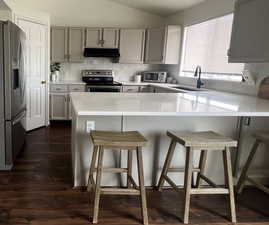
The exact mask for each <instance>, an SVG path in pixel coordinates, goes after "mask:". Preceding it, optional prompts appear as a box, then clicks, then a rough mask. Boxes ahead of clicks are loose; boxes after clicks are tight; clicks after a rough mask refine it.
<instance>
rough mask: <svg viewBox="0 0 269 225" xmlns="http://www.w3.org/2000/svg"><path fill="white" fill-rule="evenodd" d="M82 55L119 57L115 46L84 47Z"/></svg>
mask: <svg viewBox="0 0 269 225" xmlns="http://www.w3.org/2000/svg"><path fill="white" fill-rule="evenodd" d="M84 57H106V58H119V57H120V51H119V49H116V48H85V50H84Z"/></svg>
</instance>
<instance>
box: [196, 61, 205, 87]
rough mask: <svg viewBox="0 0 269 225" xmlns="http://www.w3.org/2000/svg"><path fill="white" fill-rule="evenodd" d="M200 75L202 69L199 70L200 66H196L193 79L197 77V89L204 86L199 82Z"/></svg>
mask: <svg viewBox="0 0 269 225" xmlns="http://www.w3.org/2000/svg"><path fill="white" fill-rule="evenodd" d="M201 75H202V68H201V66H197V67H196V70H195V73H194V77H198V80H197V88H199V89H200V88H201V87H202V86H203V85H204V83H203V82H202V80H201Z"/></svg>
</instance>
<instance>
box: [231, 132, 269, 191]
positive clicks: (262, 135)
mask: <svg viewBox="0 0 269 225" xmlns="http://www.w3.org/2000/svg"><path fill="white" fill-rule="evenodd" d="M253 136H254V137H255V139H256V140H255V142H254V145H253V147H252V149H251V151H250V154H249V156H248V159H247V162H246V164H245V166H244V168H243V170H242V174H241V176H240V178H239V181H238V184H237V187H236V191H237V192H238V193H239V194H240V193H242V191H243V189H244V186H245V182H246V181H248V182H250V183H251V184H253V185H254V186H256V187H257V188H259V189H260V190H262V191H264V192H265V193H267V194H269V188H268V187H266V186H264V185H263V184H261V183H259V182H257V181H255V180H254V179H252V178H250V177H249V176H248V172H249V168H250V166H251V163H252V161H253V159H254V156H255V155H256V153H257V150H258V149H259V147H260V145H261V144H268V143H269V133H266V132H255V133H254V134H253Z"/></svg>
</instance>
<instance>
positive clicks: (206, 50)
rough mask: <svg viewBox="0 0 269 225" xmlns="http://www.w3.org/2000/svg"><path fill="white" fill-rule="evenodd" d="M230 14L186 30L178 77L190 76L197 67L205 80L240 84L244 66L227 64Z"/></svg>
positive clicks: (230, 31) (230, 30)
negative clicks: (200, 68)
mask: <svg viewBox="0 0 269 225" xmlns="http://www.w3.org/2000/svg"><path fill="white" fill-rule="evenodd" d="M232 23H233V14H229V15H227V16H223V17H220V18H217V19H212V20H208V21H206V22H203V23H199V24H195V25H192V26H188V27H185V36H184V48H183V55H182V66H181V74H180V75H181V76H185V77H193V75H194V72H195V69H196V67H197V66H201V67H202V73H203V74H202V76H203V78H207V79H217V80H230V81H238V82H240V81H242V76H241V74H242V71H243V70H244V64H241V63H228V56H227V51H228V49H229V47H230V39H231V33H232Z"/></svg>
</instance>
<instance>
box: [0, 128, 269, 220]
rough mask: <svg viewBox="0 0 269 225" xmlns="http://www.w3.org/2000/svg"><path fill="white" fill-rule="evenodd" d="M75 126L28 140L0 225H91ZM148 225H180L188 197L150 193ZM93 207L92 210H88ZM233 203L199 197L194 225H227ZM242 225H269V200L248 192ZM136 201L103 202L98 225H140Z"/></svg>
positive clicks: (5, 179) (8, 175)
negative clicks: (76, 171) (74, 152)
mask: <svg viewBox="0 0 269 225" xmlns="http://www.w3.org/2000/svg"><path fill="white" fill-rule="evenodd" d="M70 135H71V133H70V125H66V124H64V123H57V124H53V125H52V126H51V127H49V128H42V129H39V130H36V131H33V132H31V133H29V134H28V135H27V143H26V146H25V149H24V151H23V152H22V153H21V154H20V156H19V158H18V160H17V162H16V165H15V167H14V169H13V170H12V171H10V172H0V224H6V225H8V224H12V225H23V224H31V225H87V224H91V222H90V220H89V215H90V214H92V208H91V205H92V196H89V194H88V193H87V192H85V191H83V190H74V189H72V171H71V167H72V165H71V147H70V141H71V137H70ZM147 198H148V208H149V222H150V224H151V225H154V224H166V225H172V224H173V225H177V224H181V222H180V215H181V208H182V205H183V204H182V203H183V202H182V199H183V193H182V194H178V193H175V192H174V191H172V190H165V191H163V192H162V193H160V192H157V191H148V193H147ZM89 201H90V202H91V205H90V204H89ZM227 207H228V201H227V199H226V198H225V197H223V196H199V197H193V198H192V201H191V212H190V216H191V218H190V224H196V225H198V224H199V225H202V224H203V225H208V224H212V225H227V224H231V223H230V222H229V220H228V209H227ZM237 216H238V221H239V223H238V224H241V225H268V224H269V196H268V195H266V194H264V193H262V192H260V191H258V190H256V189H247V190H246V191H244V193H243V194H242V195H241V196H239V197H238V200H237ZM140 219H141V216H140V208H139V200H138V198H137V197H135V196H104V197H102V198H101V211H100V219H99V224H107V225H108V224H115V225H116V224H117V225H124V224H140V222H141V220H140Z"/></svg>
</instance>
